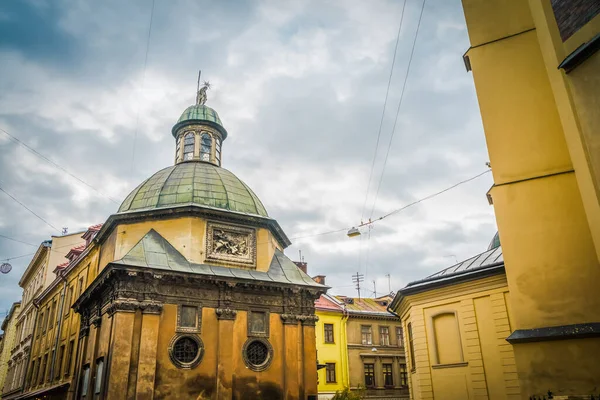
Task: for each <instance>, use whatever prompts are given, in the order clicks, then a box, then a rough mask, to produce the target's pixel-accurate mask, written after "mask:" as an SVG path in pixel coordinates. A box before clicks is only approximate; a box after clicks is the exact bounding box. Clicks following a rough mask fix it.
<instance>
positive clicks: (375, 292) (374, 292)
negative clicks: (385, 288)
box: [371, 279, 377, 297]
mask: <svg viewBox="0 0 600 400" xmlns="http://www.w3.org/2000/svg"><path fill="white" fill-rule="evenodd" d="M371 282H373V294H374V295H375V297H377V288H376V287H375V279H373V280H372V281H371Z"/></svg>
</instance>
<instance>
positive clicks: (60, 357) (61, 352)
mask: <svg viewBox="0 0 600 400" xmlns="http://www.w3.org/2000/svg"><path fill="white" fill-rule="evenodd" d="M64 358H65V345H64V344H63V345H62V346H60V350H59V351H58V364H56V372H55V374H54V379H58V378H59V377H60V371H61V369H62V365H63V360H64Z"/></svg>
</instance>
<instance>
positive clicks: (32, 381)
mask: <svg viewBox="0 0 600 400" xmlns="http://www.w3.org/2000/svg"><path fill="white" fill-rule="evenodd" d="M37 366H38V364H36V362H35V360H33V361H32V362H31V372H30V373H29V374H28V375H29V376H28V377H27V384H26V385H25V386H27V387H29V385H30V384H33V385H34V386H35V375H36V373H37V371H36V368H37Z"/></svg>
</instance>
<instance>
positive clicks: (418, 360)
mask: <svg viewBox="0 0 600 400" xmlns="http://www.w3.org/2000/svg"><path fill="white" fill-rule="evenodd" d="M495 239H496V240H494V241H492V244H490V248H489V249H488V250H487V251H485V252H483V253H482V254H479V255H477V256H475V257H472V258H470V259H468V260H465V261H463V262H461V263H458V264H456V265H453V266H451V267H449V268H446V269H444V270H442V271H440V272H438V273H436V274H433V275H431V276H429V277H427V278H425V279H422V280H420V281H416V282H412V283H410V284H408V286H406V287H405V288H403V289H402V290H400V291H399V292H398V294H397V295H396V297H395V299H394V301H393V302H392V303H391V305H390V309H391V310H393V311H394V312H396V313H397V314H398V315H399V316H400V317H401V319H402V323H403V326H404V331H405V332H406V335H405V342H406V347H407V349H408V355H409V366H410V380H409V381H410V389H411V398H412V399H444V400H445V399H449V400H463V399H491V400H496V399H520V398H521V390H520V386H519V381H518V379H517V374H516V367H515V357H514V353H513V349H512V345H510V344H509V343H508V342H506V338H507V337H508V336H509V335H510V334H511V332H512V329H513V326H514V325H513V319H512V315H511V306H510V302H509V292H508V284H507V281H506V274H505V270H504V261H503V257H502V248H501V247H499V243H498V241H497V237H496V238H495Z"/></svg>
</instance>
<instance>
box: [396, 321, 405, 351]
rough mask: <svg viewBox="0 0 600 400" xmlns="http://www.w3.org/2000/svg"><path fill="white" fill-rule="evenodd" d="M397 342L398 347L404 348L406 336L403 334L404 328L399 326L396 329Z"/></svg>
mask: <svg viewBox="0 0 600 400" xmlns="http://www.w3.org/2000/svg"><path fill="white" fill-rule="evenodd" d="M396 341H397V345H398V347H402V346H404V335H403V334H402V328H401V327H399V326H397V327H396Z"/></svg>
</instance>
